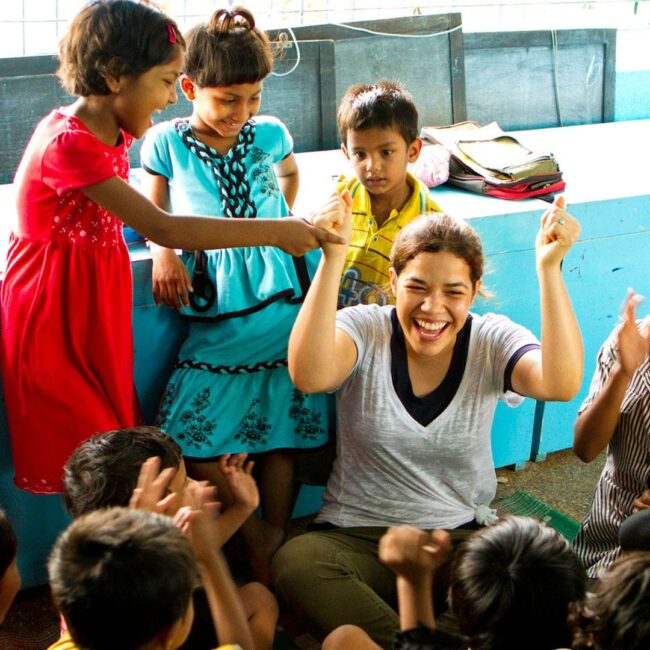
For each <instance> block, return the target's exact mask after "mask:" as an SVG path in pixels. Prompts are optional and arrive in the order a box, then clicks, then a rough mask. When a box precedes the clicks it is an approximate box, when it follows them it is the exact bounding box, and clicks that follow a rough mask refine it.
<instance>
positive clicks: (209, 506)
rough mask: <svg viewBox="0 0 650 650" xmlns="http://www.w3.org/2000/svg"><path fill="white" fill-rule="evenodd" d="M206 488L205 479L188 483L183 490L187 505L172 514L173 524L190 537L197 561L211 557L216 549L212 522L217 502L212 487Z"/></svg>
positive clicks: (216, 510) (217, 506)
mask: <svg viewBox="0 0 650 650" xmlns="http://www.w3.org/2000/svg"><path fill="white" fill-rule="evenodd" d="M207 488H208V485H207V482H206V481H195V482H193V483H192V484H191V485H188V486H187V489H186V490H185V503H186V504H187V505H185V506H183V507H182V508H180V509H179V510H178V512H177V513H176V514H175V515H174V525H176V526H177V527H178V528H179V529H180V530H181V531H182V532H183V533H184V534H185V535H187V536H188V537H189V538H190V540H191V542H192V547H193V548H194V555H195V556H196V560H197V562H199V563H200V562H203V561H205V560H206V559H207V558H209V557H211V556H212V555H213V554H214V553H215V551H216V549H217V544H216V543H215V539H214V529H213V523H214V519H215V517H216V515H217V512H218V511H219V503H218V502H217V501H214V488H211V489H207Z"/></svg>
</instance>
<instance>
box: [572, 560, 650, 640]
mask: <svg viewBox="0 0 650 650" xmlns="http://www.w3.org/2000/svg"><path fill="white" fill-rule="evenodd" d="M571 619H572V620H571V622H572V624H573V626H574V638H573V645H572V646H571V647H572V648H574V649H575V650H586V649H587V648H591V649H592V650H646V649H647V648H650V553H649V552H647V551H638V552H636V553H629V554H626V555H623V556H622V557H621V558H619V559H618V560H617V561H616V562H615V563H614V564H613V565H612V566H611V568H610V569H609V570H608V571H607V572H606V573H605V574H604V575H603V576H602V577H601V578H600V579H599V580H598V581H597V582H596V585H595V587H594V590H593V593H591V594H590V595H589V596H588V598H587V599H586V600H585V601H584V602H583V603H582V604H579V605H578V606H577V607H575V611H574V614H573V615H572V617H571Z"/></svg>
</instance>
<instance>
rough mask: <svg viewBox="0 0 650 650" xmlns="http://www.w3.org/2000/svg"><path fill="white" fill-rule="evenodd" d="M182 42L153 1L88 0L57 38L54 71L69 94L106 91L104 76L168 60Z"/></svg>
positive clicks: (136, 71)
mask: <svg viewBox="0 0 650 650" xmlns="http://www.w3.org/2000/svg"><path fill="white" fill-rule="evenodd" d="M184 47H185V41H184V39H183V36H182V34H181V32H180V30H179V29H178V26H177V25H176V23H175V22H174V21H173V20H172V19H171V18H170V17H169V16H167V15H166V14H165V13H163V12H162V11H160V10H158V9H157V8H155V7H153V6H152V5H149V4H146V3H144V2H135V1H133V0H93V1H92V2H89V3H88V4H87V5H85V6H84V7H83V9H81V11H80V12H79V13H78V14H77V15H76V16H75V17H74V18H73V19H72V22H71V23H70V25H69V27H68V30H67V32H66V34H65V35H64V37H63V38H62V39H61V43H60V47H59V57H60V64H59V69H58V72H57V74H58V76H59V79H60V80H61V83H62V84H63V87H64V88H65V89H66V90H67V91H68V92H69V93H70V94H71V95H79V96H82V97H87V96H89V95H109V94H110V90H109V88H108V85H107V84H106V77H108V76H116V77H117V76H121V75H126V76H133V77H137V76H139V75H141V74H142V73H144V72H146V71H147V70H150V69H151V68H153V67H155V66H158V65H162V64H165V63H167V62H169V61H172V60H173V59H174V57H176V56H177V54H178V50H179V48H180V49H184Z"/></svg>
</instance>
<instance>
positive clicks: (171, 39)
mask: <svg viewBox="0 0 650 650" xmlns="http://www.w3.org/2000/svg"><path fill="white" fill-rule="evenodd" d="M167 31H168V32H169V42H170V43H175V42H176V30H175V29H174V26H173V25H172V24H171V23H167Z"/></svg>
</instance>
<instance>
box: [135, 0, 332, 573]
mask: <svg viewBox="0 0 650 650" xmlns="http://www.w3.org/2000/svg"><path fill="white" fill-rule="evenodd" d="M271 65H272V56H271V51H270V45H269V41H268V38H267V36H266V35H265V34H264V32H261V31H260V30H259V29H257V28H256V27H255V21H254V18H253V16H252V15H251V14H250V13H249V12H248V11H246V10H244V9H233V10H231V11H228V10H225V9H221V10H218V11H216V12H215V13H214V14H213V16H212V17H211V19H210V21H209V23H207V24H202V25H199V26H197V27H195V28H193V29H192V30H191V31H190V32H189V33H188V34H187V58H186V64H185V73H184V74H183V75H182V76H181V80H180V83H181V88H182V90H183V92H184V94H185V96H186V97H187V98H188V99H189V100H190V101H192V103H193V112H192V115H191V116H190V117H189V118H187V119H179V120H174V121H171V122H165V123H162V124H159V125H157V126H156V127H154V128H152V129H151V131H150V133H149V135H148V136H147V139H146V141H145V143H144V145H143V147H142V152H141V157H142V165H143V167H144V168H145V169H146V171H147V172H149V175H150V184H149V187H150V196H151V198H152V199H153V200H154V201H155V202H156V203H158V204H159V205H161V206H163V205H164V206H167V205H169V207H170V208H171V209H172V211H173V212H180V213H185V212H188V213H194V214H208V215H210V214H211V215H214V216H215V217H223V215H225V217H226V218H244V219H251V218H255V217H257V216H260V217H262V216H264V217H277V218H280V217H285V216H288V215H289V214H290V207H291V204H292V202H293V200H294V199H295V196H296V193H297V189H298V168H297V165H296V162H295V158H294V155H293V141H292V138H291V136H290V135H289V133H288V131H287V129H286V127H285V126H284V125H283V124H282V122H280V121H279V120H277V119H275V118H272V117H258V118H254V116H255V115H256V114H257V112H258V110H259V107H260V100H261V94H262V80H263V79H264V78H265V77H266V76H267V75H268V74H269V73H270V71H271ZM152 254H153V259H154V266H153V291H154V296H155V298H156V301H157V302H164V303H166V304H167V305H169V306H172V307H177V308H179V310H180V312H181V316H182V317H185V318H187V319H188V320H189V321H190V324H189V333H188V336H187V339H186V340H185V342H184V343H183V345H182V347H181V349H180V352H179V355H178V360H177V363H176V366H175V369H174V372H173V374H172V376H171V378H170V379H169V383H168V385H167V389H166V391H165V393H164V396H163V399H162V402H161V406H160V411H159V414H158V424H159V426H160V427H161V428H162V429H164V430H165V431H167V432H168V433H169V434H170V435H172V436H173V437H174V438H175V439H176V441H177V442H178V443H179V444H180V445H181V447H182V449H183V454H184V456H185V460H186V463H187V466H188V471H189V473H190V474H191V475H192V476H193V477H194V478H199V479H207V480H209V481H211V482H212V483H216V484H218V487H219V490H220V492H219V498H220V499H221V500H226V501H227V500H228V496H227V492H226V487H225V486H224V485H223V484H222V481H221V480H220V473H219V471H218V469H217V459H218V458H219V457H220V456H222V455H223V454H231V453H242V452H245V453H251V454H254V455H255V456H254V457H255V459H256V462H257V463H258V469H259V480H260V493H261V500H262V516H263V518H264V520H260V519H254V520H249V521H248V522H247V523H246V524H245V525H244V527H243V529H242V530H243V533H244V536H245V538H246V540H247V542H248V545H249V547H250V551H251V555H252V565H253V568H257V569H259V571H258V572H257V574H258V577H259V578H262V579H263V578H264V577H265V571H266V567H267V566H268V559H269V558H270V555H271V554H272V553H273V552H274V550H275V548H277V546H278V545H279V544H280V543H281V541H282V539H283V537H284V530H285V528H286V524H287V521H288V518H289V516H290V513H291V503H292V496H293V456H292V451H291V450H293V449H305V448H313V447H319V446H321V445H323V444H324V443H325V442H326V440H327V435H328V419H327V398H326V396H325V395H322V394H319V395H305V394H304V393H302V392H300V391H298V390H297V389H296V388H295V387H294V386H293V384H292V383H291V380H290V379H289V375H288V372H287V344H288V338H289V333H290V331H291V327H292V325H293V322H294V320H295V317H296V315H297V313H298V309H299V306H300V303H301V302H302V300H303V298H304V294H305V292H306V291H307V289H308V287H309V278H310V277H311V275H312V274H313V271H314V270H315V267H316V265H317V263H318V258H319V252H318V251H316V254H315V255H312V256H307V257H305V258H293V257H291V256H289V255H287V254H285V253H283V252H282V251H280V250H279V249H277V248H273V247H251V248H236V249H229V250H213V251H205V252H197V253H188V252H185V253H183V256H182V260H181V258H179V257H178V256H177V255H176V253H175V252H174V251H172V250H169V249H164V248H160V247H156V246H152Z"/></svg>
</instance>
